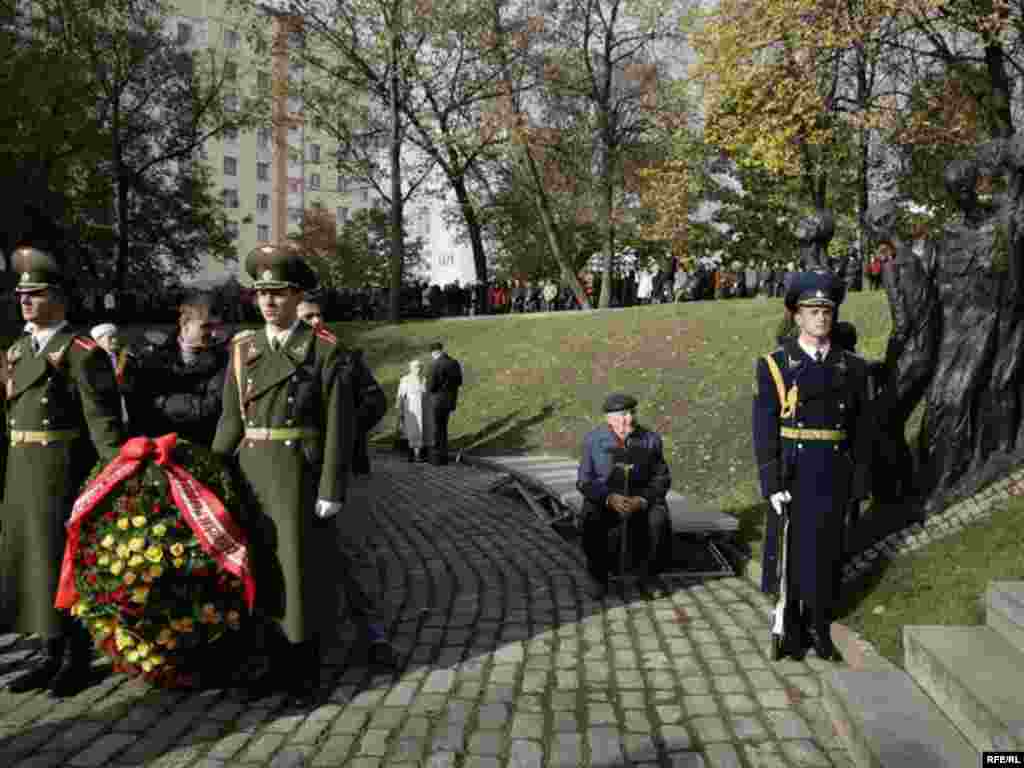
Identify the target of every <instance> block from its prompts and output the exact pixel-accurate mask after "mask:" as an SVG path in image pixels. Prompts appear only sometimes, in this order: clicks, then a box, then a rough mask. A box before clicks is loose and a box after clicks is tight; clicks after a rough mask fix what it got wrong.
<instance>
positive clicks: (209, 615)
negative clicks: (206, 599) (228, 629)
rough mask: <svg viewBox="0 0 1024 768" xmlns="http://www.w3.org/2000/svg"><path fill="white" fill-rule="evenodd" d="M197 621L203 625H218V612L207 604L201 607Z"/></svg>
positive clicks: (211, 605) (210, 604)
mask: <svg viewBox="0 0 1024 768" xmlns="http://www.w3.org/2000/svg"><path fill="white" fill-rule="evenodd" d="M199 620H200V621H201V622H203V623H204V624H220V612H219V611H218V610H217V608H216V606H214V605H213V603H207V604H206V605H204V606H203V610H202V612H201V615H200V617H199Z"/></svg>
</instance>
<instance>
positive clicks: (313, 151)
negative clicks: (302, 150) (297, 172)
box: [309, 144, 320, 163]
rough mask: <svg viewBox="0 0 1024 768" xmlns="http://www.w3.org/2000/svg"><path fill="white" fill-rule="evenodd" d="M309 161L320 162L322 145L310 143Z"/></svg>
mask: <svg viewBox="0 0 1024 768" xmlns="http://www.w3.org/2000/svg"><path fill="white" fill-rule="evenodd" d="M309 162H311V163H319V162H320V145H319V144H310V145H309Z"/></svg>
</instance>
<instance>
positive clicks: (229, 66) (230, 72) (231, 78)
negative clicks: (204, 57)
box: [224, 61, 238, 83]
mask: <svg viewBox="0 0 1024 768" xmlns="http://www.w3.org/2000/svg"><path fill="white" fill-rule="evenodd" d="M236 80H238V62H237V61H225V62H224V81H225V82H228V83H233V82H235V81H236Z"/></svg>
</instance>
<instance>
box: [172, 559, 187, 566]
mask: <svg viewBox="0 0 1024 768" xmlns="http://www.w3.org/2000/svg"><path fill="white" fill-rule="evenodd" d="M184 564H185V560H184V558H181V557H176V558H174V567H175V568H181V567H182V566H183V565H184Z"/></svg>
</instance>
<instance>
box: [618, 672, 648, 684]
mask: <svg viewBox="0 0 1024 768" xmlns="http://www.w3.org/2000/svg"><path fill="white" fill-rule="evenodd" d="M615 682H616V684H617V685H618V686H619V687H620V688H643V687H644V684H645V680H644V676H643V675H642V674H641V673H640V672H638V671H632V670H615Z"/></svg>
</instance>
